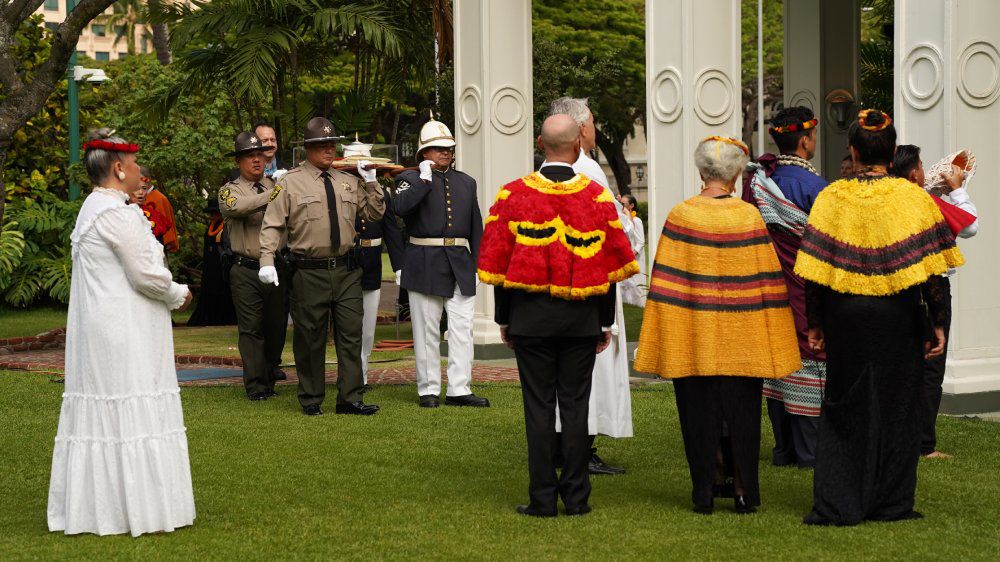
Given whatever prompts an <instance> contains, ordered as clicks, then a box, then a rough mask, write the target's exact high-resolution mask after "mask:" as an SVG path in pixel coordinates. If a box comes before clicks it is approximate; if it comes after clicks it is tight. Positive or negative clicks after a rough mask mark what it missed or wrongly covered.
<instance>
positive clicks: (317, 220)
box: [260, 161, 385, 267]
mask: <svg viewBox="0 0 1000 562" xmlns="http://www.w3.org/2000/svg"><path fill="white" fill-rule="evenodd" d="M329 172H330V180H331V181H332V182H333V191H334V195H335V196H336V197H337V214H338V215H339V219H340V220H339V221H338V222H339V223H340V224H339V227H340V247H339V248H331V247H330V245H331V242H330V220H329V215H328V211H327V209H328V208H327V204H326V187H324V185H323V178H322V177H320V174H321V173H322V170H320V169H319V168H317V167H316V166H313V165H312V164H310V163H309V162H308V161H307V162H303V163H302V165H301V166H298V167H296V168H293V169H292V170H289V172H288V173H287V174H285V175H284V176H282V178H281V179H280V180H278V185H277V186H275V188H274V192H273V193H272V194H271V202H270V203H269V204H268V205H267V211H266V212H265V213H264V226H263V228H262V229H261V231H260V246H261V255H260V265H261V267H265V266H269V265H274V254H275V252H277V251H278V250H279V249H280V248H281V240H282V235H283V234H287V236H288V248H289V249H290V250H291V251H292V253H294V254H300V255H303V256H305V257H307V258H332V257H336V256H340V255H343V254H345V253H347V251H348V250H350V249H351V247H353V246H354V236H355V231H354V221H355V219H356V217H357V216H361V217H362V218H364V219H367V220H370V221H377V220H380V219H381V218H382V214H383V213H384V212H385V201H384V200H383V198H382V197H383V194H382V187H381V186H379V185H378V183H377V182H376V183H372V184H368V185H366V184H364V183H363V182H362V181H361V179H360V178H358V177H357V176H353V175H351V174H347V173H344V172H340V171H337V170H334V169H333V168H330V170H329Z"/></svg>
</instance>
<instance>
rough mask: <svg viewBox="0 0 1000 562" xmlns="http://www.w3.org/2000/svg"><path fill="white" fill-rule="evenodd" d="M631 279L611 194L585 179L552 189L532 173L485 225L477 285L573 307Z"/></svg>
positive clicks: (502, 198)
mask: <svg viewBox="0 0 1000 562" xmlns="http://www.w3.org/2000/svg"><path fill="white" fill-rule="evenodd" d="M638 271H639V266H638V265H637V264H636V262H635V258H634V256H633V254H632V247H631V245H630V244H629V241H628V238H626V236H625V233H624V232H623V231H622V225H621V222H620V221H619V219H618V212H617V211H616V210H615V205H614V199H613V198H612V195H611V193H610V192H609V191H607V190H606V189H604V188H603V187H601V185H600V184H598V183H595V182H592V181H590V180H589V179H588V178H587V177H586V176H583V175H580V174H577V175H576V176H575V177H573V178H572V179H569V180H567V181H564V182H552V181H549V180H547V179H546V178H545V177H544V176H542V175H541V174H539V173H537V172H536V173H533V174H531V175H529V176H525V177H523V178H521V179H518V180H516V181H513V182H511V183H509V184H507V185H505V186H503V188H501V189H500V193H498V194H497V200H496V202H495V203H494V204H493V207H492V208H491V209H490V214H489V216H488V217H487V218H486V227H485V229H484V231H483V239H482V243H481V245H480V248H479V278H480V279H481V280H482V281H483V282H484V283H489V284H491V285H497V286H500V287H504V288H507V289H520V290H524V291H530V292H538V293H545V292H547V293H549V294H551V295H552V296H554V297H558V298H562V299H568V300H580V299H585V298H587V297H590V296H594V295H603V294H605V293H607V292H608V289H609V287H610V284H611V283H617V282H619V281H622V280H623V279H627V278H628V277H631V276H632V275H634V274H635V273H637V272H638Z"/></svg>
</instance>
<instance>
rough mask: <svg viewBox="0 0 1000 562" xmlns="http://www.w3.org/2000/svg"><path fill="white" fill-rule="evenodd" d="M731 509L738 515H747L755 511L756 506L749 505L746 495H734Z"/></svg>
mask: <svg viewBox="0 0 1000 562" xmlns="http://www.w3.org/2000/svg"><path fill="white" fill-rule="evenodd" d="M733 511H735V512H736V513H739V514H740V515H747V514H750V513H757V508H755V507H754V506H752V505H750V502H748V501H747V498H746V496H736V497H734V498H733Z"/></svg>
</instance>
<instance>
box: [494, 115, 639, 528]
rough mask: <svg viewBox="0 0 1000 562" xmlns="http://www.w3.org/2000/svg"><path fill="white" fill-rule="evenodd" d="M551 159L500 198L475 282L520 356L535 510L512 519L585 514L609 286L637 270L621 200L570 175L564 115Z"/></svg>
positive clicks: (556, 121)
mask: <svg viewBox="0 0 1000 562" xmlns="http://www.w3.org/2000/svg"><path fill="white" fill-rule="evenodd" d="M539 145H540V148H541V149H542V150H543V151H544V152H545V157H546V161H545V163H543V164H542V167H541V168H540V169H539V171H538V172H536V173H533V174H531V175H528V176H525V177H523V178H520V179H518V180H515V181H513V182H511V183H509V184H507V185H505V186H504V187H503V188H501V189H500V192H499V193H498V195H497V200H496V203H494V204H493V207H492V208H491V209H490V214H489V216H488V217H487V218H486V221H485V224H486V227H485V229H484V231H483V238H482V243H481V245H480V250H479V263H478V269H479V278H480V279H481V280H482V281H483V282H485V283H489V284H491V285H495V286H496V289H495V297H496V314H495V320H496V322H497V324H499V325H500V333H501V336H502V338H503V340H504V342H505V343H506V344H507V345H508V346H510V347H512V348H513V349H514V355H515V356H516V357H517V367H518V372H519V374H520V378H521V388H522V392H523V395H524V421H525V430H526V432H527V439H528V472H529V476H530V484H529V486H528V493H529V496H530V503H529V504H527V505H521V506H518V508H517V511H518V512H519V513H521V514H524V515H531V516H536V517H554V516H555V515H556V513H557V510H556V507H557V498H559V497H561V498H562V500H563V504H564V505H565V507H566V514H567V515H583V514H586V513H588V512H590V505H589V504H588V499H589V497H590V480H589V475H588V468H587V465H588V463H589V461H590V436H589V432H588V426H587V414H588V404H589V400H590V386H591V376H592V373H593V370H594V361H595V359H596V356H597V353H599V352H600V351H602V350H603V349H604V348H606V347H607V346H608V343H609V342H610V329H611V324H612V323H613V322H614V311H615V299H614V294H615V293H614V290H613V288H612V284H613V283H617V282H619V281H621V280H623V279H626V278H628V277H629V276H631V275H634V274H635V273H636V272H637V271H638V265H637V264H636V262H635V259H634V257H633V254H632V248H631V246H630V244H629V241H628V238H627V237H626V236H625V233H624V232H623V231H622V225H621V222H620V221H619V220H618V213H617V211H616V210H615V206H614V199H613V198H612V196H611V194H610V193H608V192H607V191H606V190H605V189H604V188H603V187H601V185H600V184H597V183H595V182H593V181H591V180H590V179H588V178H587V177H586V176H583V175H579V174H576V173H575V172H574V171H573V163H574V162H576V159H577V158H578V157H579V154H580V128H579V127H578V126H577V124H576V122H575V121H573V119H572V118H570V117H569V116H567V115H553V116H551V117H549V118H548V119H546V120H545V123H544V124H543V125H542V133H541V136H540V137H539ZM557 400H558V403H559V417H560V420H561V422H562V435H563V436H562V440H561V449H562V457H563V468H562V474H561V475H560V477H559V478H558V479H557V478H556V471H555V467H554V466H553V447H554V444H555V442H556V430H555V416H556V402H557Z"/></svg>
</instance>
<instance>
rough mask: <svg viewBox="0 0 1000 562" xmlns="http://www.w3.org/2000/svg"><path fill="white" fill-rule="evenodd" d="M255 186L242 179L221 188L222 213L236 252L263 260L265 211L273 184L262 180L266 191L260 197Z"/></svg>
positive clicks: (220, 208)
mask: <svg viewBox="0 0 1000 562" xmlns="http://www.w3.org/2000/svg"><path fill="white" fill-rule="evenodd" d="M253 183H254V182H252V181H250V180H247V179H245V178H244V177H242V176H240V177H239V178H236V179H235V180H233V181H231V182H229V183H227V184H226V185H224V186H222V187H221V188H219V211H220V212H221V213H222V218H224V219H225V221H226V227H225V228H226V230H227V231H228V232H229V243H230V245H231V246H232V248H233V252H235V253H237V254H239V255H241V256H246V257H248V258H253V259H260V226H261V224H262V223H263V222H264V209H266V208H267V202H268V201H269V200H270V199H271V194H272V193H274V180H272V179H271V178H268V177H264V178H261V180H260V184H261V186H263V187H264V191H263V192H261V193H257V188H255V187H254V186H253ZM278 249H280V246H279V248H278Z"/></svg>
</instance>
